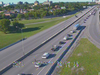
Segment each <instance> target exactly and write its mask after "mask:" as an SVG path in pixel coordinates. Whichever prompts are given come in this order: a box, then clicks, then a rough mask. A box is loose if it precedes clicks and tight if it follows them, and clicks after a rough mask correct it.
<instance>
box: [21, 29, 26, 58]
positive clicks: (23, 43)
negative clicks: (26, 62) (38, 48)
mask: <svg viewBox="0 0 100 75" xmlns="http://www.w3.org/2000/svg"><path fill="white" fill-rule="evenodd" d="M21 34H22V50H23V56H24V55H25V53H24V51H25V50H24V41H23V30H22V29H21Z"/></svg>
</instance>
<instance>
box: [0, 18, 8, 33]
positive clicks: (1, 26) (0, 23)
mask: <svg viewBox="0 0 100 75" xmlns="http://www.w3.org/2000/svg"><path fill="white" fill-rule="evenodd" d="M9 29H10V21H9V20H8V19H2V20H0V30H1V31H3V32H4V33H5V34H6V33H7V31H9Z"/></svg>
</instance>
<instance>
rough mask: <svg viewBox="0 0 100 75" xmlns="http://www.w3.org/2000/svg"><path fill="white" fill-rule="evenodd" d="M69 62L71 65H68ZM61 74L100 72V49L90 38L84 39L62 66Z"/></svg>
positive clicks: (89, 74) (83, 74)
mask: <svg viewBox="0 0 100 75" xmlns="http://www.w3.org/2000/svg"><path fill="white" fill-rule="evenodd" d="M68 64H69V66H68ZM59 74H60V75H98V74H100V49H98V48H97V47H96V46H95V45H93V44H92V43H91V42H90V41H88V39H85V38H84V39H82V40H81V41H80V44H79V46H78V47H77V48H76V49H75V50H74V52H73V54H72V55H71V56H70V57H69V58H68V59H67V61H66V63H65V64H64V65H63V67H62V68H61V72H60V73H59Z"/></svg>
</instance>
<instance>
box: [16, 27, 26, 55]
mask: <svg viewBox="0 0 100 75" xmlns="http://www.w3.org/2000/svg"><path fill="white" fill-rule="evenodd" d="M16 28H19V27H17V26H16ZM19 29H20V30H21V35H22V40H21V41H22V50H23V56H24V55H25V53H24V51H25V50H24V41H23V30H22V29H21V28H19Z"/></svg>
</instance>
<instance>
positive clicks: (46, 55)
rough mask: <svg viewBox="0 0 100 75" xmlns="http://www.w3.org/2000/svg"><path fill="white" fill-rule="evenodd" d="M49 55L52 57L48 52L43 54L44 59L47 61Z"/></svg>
mask: <svg viewBox="0 0 100 75" xmlns="http://www.w3.org/2000/svg"><path fill="white" fill-rule="evenodd" d="M49 55H50V54H49V53H47V52H46V53H44V54H43V56H42V58H45V59H46V58H48V57H49Z"/></svg>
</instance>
